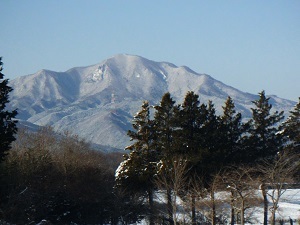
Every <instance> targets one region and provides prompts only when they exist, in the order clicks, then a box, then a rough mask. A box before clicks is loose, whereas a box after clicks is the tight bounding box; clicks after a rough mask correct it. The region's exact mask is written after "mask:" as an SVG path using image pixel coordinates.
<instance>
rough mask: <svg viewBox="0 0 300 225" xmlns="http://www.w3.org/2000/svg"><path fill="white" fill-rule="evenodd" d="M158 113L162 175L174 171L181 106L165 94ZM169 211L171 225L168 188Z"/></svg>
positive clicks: (157, 133) (156, 115)
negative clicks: (173, 163)
mask: <svg viewBox="0 0 300 225" xmlns="http://www.w3.org/2000/svg"><path fill="white" fill-rule="evenodd" d="M155 109H156V112H155V114H154V123H155V131H156V135H157V139H156V141H155V142H156V147H157V150H158V154H159V157H160V159H161V162H162V164H163V166H162V168H163V169H162V170H161V171H160V172H161V173H164V172H167V171H168V170H170V169H172V168H170V166H171V165H172V163H171V160H172V159H173V158H174V157H173V156H174V154H176V149H178V146H176V141H175V136H174V135H175V133H176V132H175V131H176V129H177V124H176V120H177V118H176V115H178V110H179V106H175V101H174V100H173V99H172V98H171V95H170V93H165V94H164V95H163V97H162V100H161V102H160V104H159V105H157V106H155ZM166 191H167V211H168V217H169V218H168V220H169V222H170V224H171V225H173V224H174V220H173V206H172V190H171V189H170V187H167V190H166Z"/></svg>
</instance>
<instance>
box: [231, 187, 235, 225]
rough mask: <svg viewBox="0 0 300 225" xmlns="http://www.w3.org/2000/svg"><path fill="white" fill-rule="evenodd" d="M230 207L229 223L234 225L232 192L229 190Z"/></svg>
mask: <svg viewBox="0 0 300 225" xmlns="http://www.w3.org/2000/svg"><path fill="white" fill-rule="evenodd" d="M230 207H231V214H230V217H231V218H230V220H231V221H230V225H234V213H235V212H234V192H233V191H231V199H230Z"/></svg>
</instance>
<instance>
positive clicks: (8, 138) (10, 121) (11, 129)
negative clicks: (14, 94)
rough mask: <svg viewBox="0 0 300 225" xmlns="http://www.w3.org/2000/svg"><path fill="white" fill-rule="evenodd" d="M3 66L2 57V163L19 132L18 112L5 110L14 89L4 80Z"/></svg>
mask: <svg viewBox="0 0 300 225" xmlns="http://www.w3.org/2000/svg"><path fill="white" fill-rule="evenodd" d="M2 65H3V63H2V58H1V57H0V161H1V160H3V158H4V156H5V155H6V153H7V151H8V150H9V149H10V144H11V142H13V141H14V140H15V137H14V135H15V134H16V132H17V126H16V123H17V121H16V120H14V118H15V117H16V115H17V110H13V111H8V110H5V108H6V104H7V103H9V99H8V98H9V93H10V92H11V91H12V88H11V87H9V86H8V79H3V78H4V75H3V73H2V72H1V71H2V69H3V68H2Z"/></svg>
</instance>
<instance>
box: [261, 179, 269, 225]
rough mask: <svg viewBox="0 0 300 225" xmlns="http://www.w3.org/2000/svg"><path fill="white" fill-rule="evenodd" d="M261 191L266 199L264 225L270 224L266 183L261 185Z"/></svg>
mask: <svg viewBox="0 0 300 225" xmlns="http://www.w3.org/2000/svg"><path fill="white" fill-rule="evenodd" d="M261 193H262V196H263V199H264V225H268V208H269V207H268V205H269V202H268V198H267V190H266V186H265V184H262V185H261Z"/></svg>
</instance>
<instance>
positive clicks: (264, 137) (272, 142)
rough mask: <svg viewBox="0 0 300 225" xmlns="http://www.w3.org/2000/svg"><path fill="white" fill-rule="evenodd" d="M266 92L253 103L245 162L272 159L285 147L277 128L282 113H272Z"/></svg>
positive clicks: (260, 94)
mask: <svg viewBox="0 0 300 225" xmlns="http://www.w3.org/2000/svg"><path fill="white" fill-rule="evenodd" d="M269 100H270V98H267V97H266V96H265V92H264V91H262V92H260V93H259V99H258V100H255V101H253V104H254V105H255V108H252V109H251V110H252V118H251V120H250V121H249V122H248V125H249V136H248V137H247V138H246V142H245V144H246V148H245V150H246V152H245V157H244V160H245V162H249V163H253V162H255V161H257V160H260V159H266V158H269V157H270V158H272V157H274V156H275V155H276V153H277V152H278V151H280V150H281V149H282V147H283V140H282V136H281V135H279V133H280V132H279V131H280V129H279V127H278V126H276V125H277V124H278V123H279V122H280V121H281V120H282V119H283V118H284V116H283V113H284V112H283V111H282V112H280V113H279V112H278V111H276V112H273V113H271V109H272V105H271V104H270V103H269Z"/></svg>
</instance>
